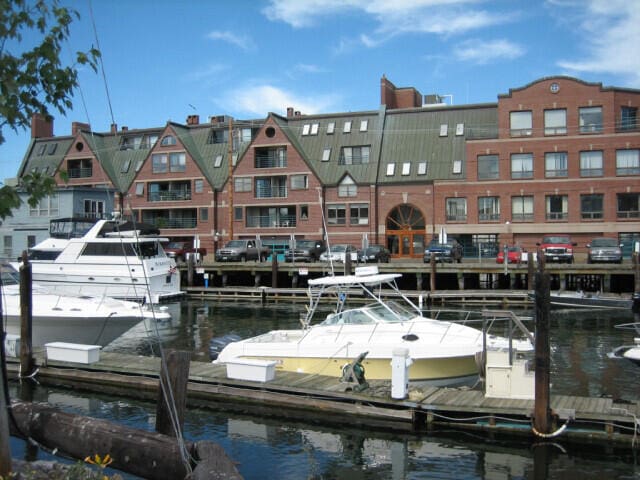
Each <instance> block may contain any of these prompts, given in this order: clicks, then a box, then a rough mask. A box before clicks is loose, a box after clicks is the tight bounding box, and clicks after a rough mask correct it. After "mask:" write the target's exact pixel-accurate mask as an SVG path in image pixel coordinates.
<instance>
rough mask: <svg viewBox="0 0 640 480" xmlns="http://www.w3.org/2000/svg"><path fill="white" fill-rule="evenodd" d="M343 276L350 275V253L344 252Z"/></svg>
mask: <svg viewBox="0 0 640 480" xmlns="http://www.w3.org/2000/svg"><path fill="white" fill-rule="evenodd" d="M344 274H345V275H351V253H350V252H345V254H344Z"/></svg>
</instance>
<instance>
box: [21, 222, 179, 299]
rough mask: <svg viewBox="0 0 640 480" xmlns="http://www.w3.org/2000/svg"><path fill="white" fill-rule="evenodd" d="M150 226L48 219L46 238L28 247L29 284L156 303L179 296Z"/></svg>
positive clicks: (172, 269) (175, 274)
mask: <svg viewBox="0 0 640 480" xmlns="http://www.w3.org/2000/svg"><path fill="white" fill-rule="evenodd" d="M159 233H160V232H159V230H158V229H156V228H155V227H152V226H148V225H143V224H135V223H133V222H123V221H122V220H117V219H116V220H97V221H91V220H86V219H75V218H65V219H58V220H52V221H51V225H50V238H48V239H47V240H44V241H43V242H41V243H39V244H37V245H36V246H35V247H33V248H31V249H30V253H29V258H30V262H31V264H32V272H33V281H34V282H37V283H39V284H40V285H42V286H44V287H47V288H48V289H49V290H50V291H54V292H59V293H74V294H83V295H98V296H108V297H114V298H119V299H126V300H134V301H146V302H151V303H158V302H160V301H163V300H168V299H172V298H175V297H178V296H181V295H182V294H183V293H184V292H182V291H180V275H179V273H178V271H177V269H176V264H175V261H174V260H173V259H171V258H169V257H167V256H166V255H165V253H164V250H163V249H162V245H161V243H160V242H162V241H167V240H168V239H166V238H162V237H160V236H159Z"/></svg>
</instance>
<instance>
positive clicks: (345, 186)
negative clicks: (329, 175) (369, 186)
mask: <svg viewBox="0 0 640 480" xmlns="http://www.w3.org/2000/svg"><path fill="white" fill-rule="evenodd" d="M357 195H358V186H357V185H356V183H355V182H354V181H353V179H352V178H351V177H348V176H347V177H344V179H343V180H342V182H340V185H338V196H339V197H355V196H357Z"/></svg>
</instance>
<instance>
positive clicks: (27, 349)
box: [20, 250, 35, 377]
mask: <svg viewBox="0 0 640 480" xmlns="http://www.w3.org/2000/svg"><path fill="white" fill-rule="evenodd" d="M32 302H33V298H32V274H31V264H30V263H29V258H28V257H27V252H26V250H25V251H23V252H22V265H21V266H20V372H21V375H22V376H23V377H27V376H29V375H31V374H32V373H33V371H34V365H35V362H34V360H33V342H32V333H33V308H32V307H33V303H32Z"/></svg>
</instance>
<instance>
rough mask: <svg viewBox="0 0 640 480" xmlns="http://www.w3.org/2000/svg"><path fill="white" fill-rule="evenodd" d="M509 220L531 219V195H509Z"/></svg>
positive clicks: (526, 220)
mask: <svg viewBox="0 0 640 480" xmlns="http://www.w3.org/2000/svg"><path fill="white" fill-rule="evenodd" d="M511 221H512V222H532V221H533V196H529V195H524V196H519V197H511Z"/></svg>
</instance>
